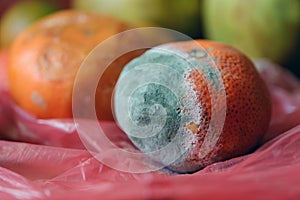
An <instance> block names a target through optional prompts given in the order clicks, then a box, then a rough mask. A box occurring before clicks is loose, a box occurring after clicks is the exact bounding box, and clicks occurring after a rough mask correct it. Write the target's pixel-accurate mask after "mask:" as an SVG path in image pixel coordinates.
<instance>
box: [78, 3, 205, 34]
mask: <svg viewBox="0 0 300 200" xmlns="http://www.w3.org/2000/svg"><path fill="white" fill-rule="evenodd" d="M200 4H201V0H188V1H186V0H74V1H73V7H74V8H75V9H83V10H89V11H95V12H98V13H103V14H108V15H112V16H115V17H118V18H120V19H122V20H125V21H127V22H129V23H132V24H134V25H138V26H139V25H144V24H146V25H147V24H149V25H151V24H155V25H157V26H162V27H166V28H171V29H175V30H177V31H181V32H183V33H186V34H188V35H190V36H197V35H199V33H200V32H201V20H200V16H199V12H200V10H201V5H200Z"/></svg>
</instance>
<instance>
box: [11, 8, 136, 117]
mask: <svg viewBox="0 0 300 200" xmlns="http://www.w3.org/2000/svg"><path fill="white" fill-rule="evenodd" d="M127 29H129V26H128V25H127V24H125V23H123V22H121V21H119V20H116V19H114V18H112V17H108V16H100V15H97V14H92V13H89V12H82V11H74V10H66V11H59V12H57V13H54V14H52V15H50V16H48V17H46V18H44V19H42V20H40V21H38V22H36V23H35V24H33V25H32V26H30V27H29V28H28V29H26V30H25V31H24V32H22V33H21V34H20V36H19V37H18V38H17V39H16V40H15V42H14V43H13V45H12V48H11V56H10V62H9V69H8V72H9V84H10V92H11V96H12V97H13V99H14V100H15V102H16V103H17V104H18V105H19V106H21V107H22V108H24V109H25V110H27V111H28V112H30V113H32V114H34V115H35V116H36V117H38V118H70V117H72V90H73V85H74V81H75V77H76V73H77V71H78V69H79V67H80V65H81V63H82V61H83V60H84V59H85V57H86V56H87V55H88V54H89V52H90V51H91V50H92V49H93V48H94V47H96V45H98V44H99V43H100V42H102V41H103V40H105V39H107V38H108V37H110V36H113V35H114V34H117V33H119V32H122V31H125V30H127ZM130 56H131V57H130ZM130 56H129V57H126V58H123V59H121V61H120V62H114V64H113V65H114V67H112V68H111V69H110V70H108V71H107V72H105V76H104V79H105V80H103V81H102V83H103V88H105V91H102V90H101V89H100V90H98V94H96V102H97V99H100V101H101V103H98V104H97V105H96V107H97V111H99V112H101V115H99V116H100V118H101V119H104V120H112V119H113V117H112V113H111V106H110V96H111V93H112V91H113V87H114V83H115V82H116V79H117V78H118V77H117V76H118V74H119V72H120V71H121V70H122V68H123V66H124V65H125V64H126V62H129V60H130V59H131V58H133V57H134V56H133V55H130ZM100 82H101V80H100ZM107 98H109V100H103V99H107ZM97 114H98V113H97Z"/></svg>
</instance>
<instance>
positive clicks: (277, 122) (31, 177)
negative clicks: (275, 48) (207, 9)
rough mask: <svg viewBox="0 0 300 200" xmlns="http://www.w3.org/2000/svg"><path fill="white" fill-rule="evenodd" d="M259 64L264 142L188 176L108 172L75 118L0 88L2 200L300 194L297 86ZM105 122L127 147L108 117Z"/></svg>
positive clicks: (285, 196) (267, 64)
mask: <svg viewBox="0 0 300 200" xmlns="http://www.w3.org/2000/svg"><path fill="white" fill-rule="evenodd" d="M256 66H257V67H258V69H259V70H260V73H261V75H262V76H263V78H264V80H265V81H266V83H267V85H268V87H269V89H270V92H271V96H272V103H273V105H272V106H273V114H272V120H271V124H270V128H269V131H268V133H267V134H266V135H265V138H264V141H263V142H262V144H261V145H260V147H258V149H257V150H255V151H254V152H252V153H250V154H248V155H245V156H241V157H238V158H234V159H231V160H227V161H224V162H219V163H215V164H212V165H210V166H208V167H206V168H205V169H203V170H201V171H199V172H197V173H194V174H189V175H188V174H187V175H173V174H166V173H164V172H162V171H157V172H153V173H144V174H130V173H124V172H119V171H117V170H114V169H111V168H109V167H107V166H105V165H103V164H101V163H100V162H99V161H98V160H96V159H95V158H93V156H91V155H90V154H89V153H88V152H87V151H86V150H85V149H84V146H83V145H82V143H81V141H80V139H79V137H78V135H77V132H76V128H75V125H74V123H73V120H72V119H61V120H60V119H52V120H38V119H35V118H34V117H33V116H31V115H29V114H27V113H26V112H24V111H23V110H22V109H20V108H19V107H17V106H16V105H15V104H14V103H13V102H12V101H11V100H10V99H9V95H8V94H7V92H6V91H0V93H1V98H0V137H1V138H2V140H0V199H86V200H88V199H191V198H197V199H220V198H222V199H224V198H226V199H257V198H259V199H300V177H299V176H300V175H298V174H299V171H300V148H299V146H300V83H299V81H298V80H297V79H296V78H295V77H293V76H292V75H291V74H289V73H288V72H287V71H285V70H283V69H282V68H280V67H279V66H276V65H275V64H273V63H270V62H269V61H267V60H259V61H256ZM102 124H103V127H104V128H105V129H106V132H108V133H109V134H110V136H109V138H110V140H111V141H113V142H114V143H115V144H117V145H118V146H120V147H124V148H130V146H131V143H130V142H129V141H128V140H127V138H126V136H125V135H124V134H123V133H122V132H121V131H120V130H119V129H118V127H117V126H116V125H115V124H114V123H113V122H103V123H102Z"/></svg>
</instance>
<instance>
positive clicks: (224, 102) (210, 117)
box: [114, 40, 271, 173]
mask: <svg viewBox="0 0 300 200" xmlns="http://www.w3.org/2000/svg"><path fill="white" fill-rule="evenodd" d="M218 76H219V79H218ZM137 77H139V78H137ZM137 84H138V85H137ZM222 94H223V97H224V98H222ZM114 106H115V115H116V119H117V121H118V123H119V126H120V127H121V128H122V129H123V130H124V131H125V132H126V133H127V135H128V136H129V138H130V139H131V140H132V142H133V143H134V144H135V145H136V146H137V147H138V148H139V149H140V150H141V151H143V152H146V153H149V152H156V151H159V150H161V149H164V148H167V147H168V145H169V144H171V143H172V144H175V145H174V146H172V148H171V149H169V150H166V151H164V153H162V154H155V155H156V156H158V157H159V159H157V157H155V156H154V157H153V159H156V161H159V162H161V163H162V164H163V165H164V166H166V167H167V168H168V169H169V170H172V171H175V172H179V173H190V172H194V171H197V170H199V169H202V168H203V167H205V166H207V165H209V164H211V163H214V162H217V161H222V160H225V159H229V158H232V157H236V156H240V155H243V154H245V153H248V152H250V151H251V150H253V149H254V148H255V147H256V146H257V145H258V144H259V142H260V140H261V139H262V137H263V135H264V133H265V132H266V130H267V128H268V126H269V121H270V113H271V103H270V96H269V92H268V90H267V87H266V85H265V83H264V82H263V80H262V78H261V77H260V75H259V74H258V72H257V71H256V69H255V67H254V65H253V63H252V62H251V61H250V60H249V59H248V58H247V57H246V56H245V55H244V54H242V53H241V52H240V51H238V50H236V49H235V48H233V47H231V46H228V45H225V44H222V43H218V42H213V41H207V40H197V41H186V42H177V43H169V44H165V45H161V46H158V47H155V48H153V49H151V50H148V51H146V52H145V53H144V54H143V55H142V56H140V57H138V58H136V59H134V60H132V61H131V62H129V63H128V64H127V65H126V66H125V68H124V69H123V71H122V73H121V75H120V77H119V80H118V82H117V85H116V90H115V95H114ZM125 111H126V112H125ZM222 113H223V114H222ZM222 115H223V116H224V118H223V120H222ZM157 127H159V128H157ZM139 130H140V132H139ZM218 132H219V133H220V134H219V135H218ZM178 152H179V156H178V157H176V156H174V155H175V154H178ZM172 156H173V157H174V161H173V162H171V163H167V162H165V161H166V160H168V159H169V158H171V157H172Z"/></svg>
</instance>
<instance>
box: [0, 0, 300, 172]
mask: <svg viewBox="0 0 300 200" xmlns="http://www.w3.org/2000/svg"><path fill="white" fill-rule="evenodd" d="M63 8H69V9H68V10H64V9H63ZM149 26H151V27H165V28H169V29H174V30H176V31H178V32H182V33H184V34H186V35H188V36H189V37H191V39H192V38H193V39H197V40H196V41H194V40H190V41H184V42H172V43H168V44H163V45H160V46H157V47H154V48H152V49H149V48H146V47H145V48H142V49H134V51H130V52H128V53H126V54H123V55H121V56H120V57H118V58H117V59H116V60H114V61H113V62H112V63H110V64H109V66H108V68H107V70H106V71H104V72H103V76H102V77H101V78H100V80H99V83H98V86H97V87H96V91H95V96H93V97H90V96H85V95H83V96H82V99H83V101H88V102H95V106H94V109H95V112H96V115H97V119H98V120H100V121H115V122H116V123H117V124H118V125H119V127H120V128H121V129H122V130H123V131H124V132H125V133H126V134H127V135H128V136H129V138H130V140H131V141H132V142H133V144H134V145H135V146H136V147H137V148H138V149H140V150H141V151H142V152H144V153H149V152H154V151H157V150H159V149H161V148H163V147H164V146H165V145H167V144H168V143H170V142H171V141H173V140H174V141H175V142H174V143H175V144H176V146H177V147H178V149H177V151H180V155H179V156H178V157H176V158H174V160H173V161H174V162H172V163H170V162H167V163H164V161H161V159H158V160H156V159H157V157H155V156H153V159H154V160H156V161H158V162H160V163H162V165H165V166H166V169H168V170H171V171H173V172H179V173H191V172H195V171H197V170H200V169H202V168H204V167H206V166H207V165H210V164H212V163H214V162H218V161H223V160H227V159H229V158H233V157H236V156H240V155H244V154H246V153H249V152H251V151H253V150H254V149H255V148H256V147H257V146H258V145H260V144H261V142H262V139H263V138H264V137H265V136H264V134H265V133H266V131H267V130H268V127H269V123H270V117H271V109H272V108H271V103H272V102H271V99H270V95H269V91H268V88H267V86H266V84H265V82H264V81H263V80H262V78H261V76H260V75H259V73H258V71H257V70H256V68H255V66H254V64H253V60H254V59H257V58H267V59H270V60H272V61H274V62H277V63H280V64H287V66H288V67H289V68H290V69H292V70H293V71H294V72H295V73H297V70H298V69H296V67H297V66H296V64H295V63H296V62H299V60H298V61H297V59H299V58H297V56H295V55H296V54H297V48H299V46H300V45H298V44H297V42H298V43H299V41H298V40H299V38H300V37H299V34H300V1H298V0H286V1H282V0H266V1H244V0H231V1H224V0H190V1H185V0H176V1H175V0H174V1H166V0H152V1H148V0H121V1H120V0H110V1H107V0H73V1H72V2H68V1H65V2H63V3H62V2H60V3H57V2H55V1H33V0H32V1H30V0H28V1H19V2H16V3H15V4H14V5H12V6H10V7H8V9H7V10H5V12H3V13H1V22H0V28H1V29H0V30H1V31H0V36H1V37H0V45H1V54H0V81H1V82H0V92H1V93H7V94H9V95H8V96H9V97H8V98H10V99H11V100H12V102H13V104H15V105H16V106H18V107H19V108H20V109H22V110H24V112H26V113H28V114H29V115H31V116H32V117H33V118H35V119H36V120H40V119H42V120H45V121H47V120H51V119H72V117H73V110H72V109H73V107H72V106H74V104H73V102H72V100H73V99H72V98H73V96H72V95H73V89H74V84H75V80H76V76H77V72H78V70H79V68H80V66H81V65H82V63H83V62H84V61H85V59H86V58H87V57H88V56H89V55H90V53H91V52H92V50H93V49H95V48H96V47H97V45H99V44H100V43H102V42H105V41H106V40H108V39H109V38H111V37H114V36H115V35H116V34H119V33H122V32H124V31H128V30H130V29H132V28H141V27H149ZM152 37H157V35H152ZM160 37H163V36H161V35H160ZM166 37H167V36H166ZM126 39H127V40H126ZM147 39H149V37H145V36H144V35H135V36H134V40H132V41H131V40H128V38H125V39H120V40H119V41H118V42H117V44H115V45H114V46H108V48H107V49H106V51H105V52H101V53H102V54H107V55H105V56H106V57H109V56H110V53H111V52H113V51H116V49H118V45H121V44H122V45H124V44H125V45H126V43H130V45H134V44H135V43H136V45H137V46H138V45H140V44H141V43H143V42H145V41H144V40H147ZM200 39H202V40H200ZM210 40H214V41H210ZM222 42H223V43H222ZM225 43H226V44H225ZM297 45H298V46H297ZM298 53H299V52H298ZM89 62H91V63H90V65H99V66H100V65H101V64H102V62H103V60H97V59H94V60H92V61H90V60H89ZM149 63H150V64H151V67H149V66H148V65H149ZM156 65H162V66H166V65H167V66H168V67H169V68H170V69H168V70H167V69H164V68H163V67H158V68H155V67H154V66H156ZM140 66H145V67H144V68H140ZM147 66H148V67H147ZM153 69H155V70H154V71H153ZM87 70H89V69H88V68H87ZM170 70H171V71H172V72H173V71H175V72H176V73H177V74H180V76H178V77H177V75H176V73H175V75H174V74H173V73H170ZM92 73H93V72H87V74H92ZM124 77H125V78H124ZM85 78H86V82H89V79H90V78H89V77H88V76H87V77H85ZM166 80H167V81H166ZM143 81H144V82H143ZM151 81H153V83H152V82H151ZM150 82H151V83H150ZM158 83H160V84H158ZM161 83H164V84H165V85H164V84H161ZM133 85H134V86H135V87H136V88H134V89H135V90H133V89H132V90H131V87H132V86H133ZM166 85H167V86H168V87H166ZM170 88H171V90H170ZM173 88H174V89H173ZM174 91H176V92H174ZM222 92H224V93H223V96H224V98H223V99H222V97H220V95H219V94H221V93H222ZM214 95H216V96H214ZM91 99H92V100H91ZM127 104H128V105H127ZM75 106H76V105H75ZM126 106H127V107H126ZM85 109H86V108H84V107H83V108H81V110H82V112H84V110H85ZM114 110H115V111H114ZM124 110H129V111H128V112H125V111H124ZM223 111H224V115H222V113H223ZM214 113H218V114H217V115H216V114H214ZM222 116H223V117H224V119H222ZM164 117H165V119H164ZM214 119H216V122H212V121H213V120H214ZM164 120H165V121H164ZM222 120H223V121H222ZM162 121H164V122H165V124H163V126H162V127H161V129H160V130H157V134H156V135H154V136H153V135H151V134H152V132H151V131H153V130H156V128H157V127H159V126H160V125H161V123H162ZM219 121H221V122H222V125H221V127H219V125H218V122H219ZM137 127H138V128H137ZM149 130H150V131H149ZM2 131H3V130H2ZM148 131H149V134H150V136H149V135H146V136H149V137H147V138H146V139H145V138H140V137H138V136H137V135H136V134H137V132H144V133H145V132H146V133H148ZM150 132H151V133H150ZM217 132H220V133H219V134H217ZM178 135H179V136H178ZM211 135H213V136H211ZM177 136H178V137H179V139H178V138H177ZM207 138H208V139H207ZM14 139H18V138H14ZM177 140H178V141H177ZM45 143H46V142H45ZM212 146H213V147H212ZM207 149H209V150H207ZM172 151H176V150H174V149H172ZM170 154H172V153H170V152H168V151H167V152H164V156H165V157H168V156H170ZM150 157H151V156H150Z"/></svg>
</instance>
